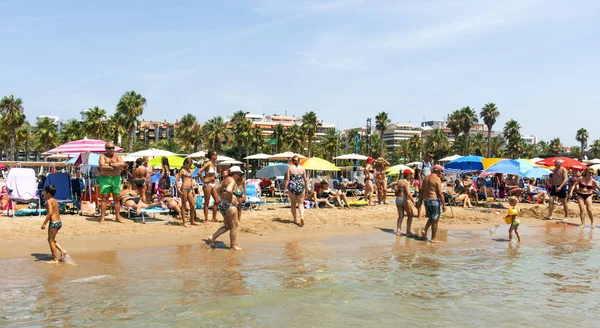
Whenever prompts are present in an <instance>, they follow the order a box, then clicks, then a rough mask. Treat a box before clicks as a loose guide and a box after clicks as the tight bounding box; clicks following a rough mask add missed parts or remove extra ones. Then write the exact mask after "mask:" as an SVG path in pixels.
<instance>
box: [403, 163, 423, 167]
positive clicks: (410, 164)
mask: <svg viewBox="0 0 600 328" xmlns="http://www.w3.org/2000/svg"><path fill="white" fill-rule="evenodd" d="M422 163H423V162H410V163H408V164H405V165H406V166H417V165H421V164H422Z"/></svg>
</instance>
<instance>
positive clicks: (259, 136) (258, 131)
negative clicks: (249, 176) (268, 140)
mask: <svg viewBox="0 0 600 328" xmlns="http://www.w3.org/2000/svg"><path fill="white" fill-rule="evenodd" d="M248 143H249V144H250V146H251V147H252V149H253V150H254V153H255V154H257V153H259V152H260V149H261V148H262V147H263V146H264V145H265V137H264V136H263V129H262V128H261V127H260V126H255V127H253V128H251V129H250V142H248Z"/></svg>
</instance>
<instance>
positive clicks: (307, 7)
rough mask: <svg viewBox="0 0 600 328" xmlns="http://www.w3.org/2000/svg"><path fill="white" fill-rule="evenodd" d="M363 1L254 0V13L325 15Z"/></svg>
mask: <svg viewBox="0 0 600 328" xmlns="http://www.w3.org/2000/svg"><path fill="white" fill-rule="evenodd" d="M361 3H363V0H254V1H253V5H252V8H253V9H254V11H256V12H258V13H261V14H265V15H281V14H294V15H296V14H326V13H330V12H332V11H335V10H340V9H344V8H348V7H352V6H355V5H358V4H361Z"/></svg>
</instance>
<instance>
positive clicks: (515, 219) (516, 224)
mask: <svg viewBox="0 0 600 328" xmlns="http://www.w3.org/2000/svg"><path fill="white" fill-rule="evenodd" d="M512 225H513V226H514V227H518V226H519V225H521V221H519V219H518V218H513V220H512Z"/></svg>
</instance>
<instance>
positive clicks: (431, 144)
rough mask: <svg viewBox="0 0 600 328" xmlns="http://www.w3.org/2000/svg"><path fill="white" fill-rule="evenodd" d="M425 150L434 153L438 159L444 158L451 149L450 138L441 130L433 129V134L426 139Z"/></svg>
mask: <svg viewBox="0 0 600 328" xmlns="http://www.w3.org/2000/svg"><path fill="white" fill-rule="evenodd" d="M425 149H426V150H427V151H430V152H432V153H434V154H435V157H436V158H442V157H443V156H445V155H446V153H447V152H448V150H449V149H450V142H448V136H447V135H445V134H444V133H443V132H442V130H441V129H440V128H438V127H436V128H433V132H432V133H430V134H428V135H427V137H426V138H425Z"/></svg>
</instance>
